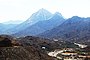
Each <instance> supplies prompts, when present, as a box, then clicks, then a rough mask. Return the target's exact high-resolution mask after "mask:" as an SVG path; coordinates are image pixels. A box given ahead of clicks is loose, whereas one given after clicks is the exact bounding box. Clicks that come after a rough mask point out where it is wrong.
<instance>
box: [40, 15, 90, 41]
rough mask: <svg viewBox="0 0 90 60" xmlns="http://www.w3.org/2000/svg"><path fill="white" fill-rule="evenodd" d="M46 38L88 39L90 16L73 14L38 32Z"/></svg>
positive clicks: (89, 34)
mask: <svg viewBox="0 0 90 60" xmlns="http://www.w3.org/2000/svg"><path fill="white" fill-rule="evenodd" d="M40 36H42V37H46V38H58V39H59V38H61V39H65V40H80V39H82V38H83V39H82V40H89V39H90V18H81V17H78V16H73V17H72V18H69V19H67V20H66V21H65V22H64V23H62V24H61V25H59V26H58V27H55V28H53V29H51V30H50V31H45V32H44V33H42V34H40Z"/></svg>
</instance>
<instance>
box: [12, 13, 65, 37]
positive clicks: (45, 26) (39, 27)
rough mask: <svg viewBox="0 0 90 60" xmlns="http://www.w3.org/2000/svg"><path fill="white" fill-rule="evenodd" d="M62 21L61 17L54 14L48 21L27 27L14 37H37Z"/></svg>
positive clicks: (58, 14)
mask: <svg viewBox="0 0 90 60" xmlns="http://www.w3.org/2000/svg"><path fill="white" fill-rule="evenodd" d="M64 21H65V20H64V18H63V16H62V15H61V14H60V13H58V12H56V13H55V14H54V15H53V16H52V17H51V18H50V19H49V20H45V21H39V22H37V23H36V24H34V25H32V26H29V27H27V28H26V29H24V30H22V31H19V32H18V33H16V34H14V35H16V36H27V35H37V34H40V33H42V32H45V31H46V30H50V29H52V28H54V27H56V26H58V25H60V24H61V23H63V22H64Z"/></svg>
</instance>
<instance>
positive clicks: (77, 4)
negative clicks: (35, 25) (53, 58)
mask: <svg viewBox="0 0 90 60" xmlns="http://www.w3.org/2000/svg"><path fill="white" fill-rule="evenodd" d="M41 8H44V9H46V10H48V11H50V12H51V13H55V12H57V11H58V12H60V13H61V14H62V15H63V16H64V17H65V18H69V17H72V16H75V15H77V16H80V17H90V0H0V22H4V21H8V20H27V19H28V18H29V17H30V16H31V14H33V13H34V12H36V11H38V10H39V9H41Z"/></svg>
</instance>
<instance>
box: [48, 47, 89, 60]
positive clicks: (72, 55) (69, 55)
mask: <svg viewBox="0 0 90 60" xmlns="http://www.w3.org/2000/svg"><path fill="white" fill-rule="evenodd" d="M48 55H49V56H52V57H56V58H57V59H59V60H90V56H89V55H87V54H85V53H84V54H78V52H77V51H75V49H73V48H65V49H63V50H55V51H54V52H49V53H48Z"/></svg>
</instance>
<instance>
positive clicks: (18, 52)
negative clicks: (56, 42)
mask: <svg viewBox="0 0 90 60" xmlns="http://www.w3.org/2000/svg"><path fill="white" fill-rule="evenodd" d="M0 60H55V59H54V58H52V57H50V56H48V55H47V54H46V53H44V52H41V51H40V50H39V49H37V48H35V47H34V46H33V45H28V46H26V45H24V44H22V43H21V42H20V41H18V40H17V39H15V38H11V36H0Z"/></svg>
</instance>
